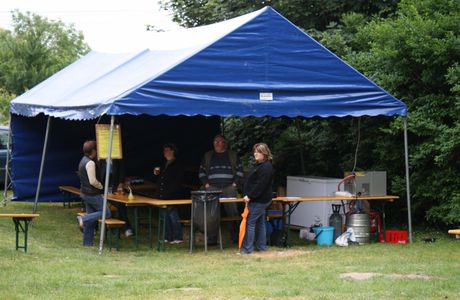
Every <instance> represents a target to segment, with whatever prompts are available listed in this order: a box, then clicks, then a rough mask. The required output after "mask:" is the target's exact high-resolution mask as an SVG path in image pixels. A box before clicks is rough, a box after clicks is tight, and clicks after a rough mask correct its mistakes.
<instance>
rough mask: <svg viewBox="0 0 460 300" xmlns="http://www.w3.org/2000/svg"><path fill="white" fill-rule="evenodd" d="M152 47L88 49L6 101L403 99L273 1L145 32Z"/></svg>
mask: <svg viewBox="0 0 460 300" xmlns="http://www.w3.org/2000/svg"><path fill="white" fill-rule="evenodd" d="M148 43H149V44H151V46H150V47H149V49H146V50H143V51H139V52H137V53H130V54H108V53H99V52H95V51H93V52H90V53H89V54H87V55H86V56H84V57H82V58H81V59H79V60H78V61H76V62H75V63H73V64H71V65H69V66H68V67H66V68H64V69H63V70H61V71H59V72H58V73H56V74H54V75H53V76H51V77H50V78H48V79H47V80H45V81H43V82H42V83H40V84H38V85H37V86H35V87H34V88H32V89H31V90H29V91H27V92H26V93H24V94H23V95H21V96H19V97H18V98H16V99H14V100H13V101H12V102H11V106H10V111H11V112H12V113H14V114H18V115H23V116H28V117H33V116H36V115H38V114H40V113H44V114H45V115H49V116H53V117H59V118H64V119H93V118H97V117H99V116H101V115H104V114H107V115H122V114H131V115H140V114H148V115H153V116H155V115H162V114H165V115H170V116H176V115H188V116H192V115H208V116H209V115H219V116H275V117H277V116H288V117H296V116H303V117H313V116H321V117H329V116H338V117H343V116H363V115H368V116H376V115H386V116H393V115H401V116H405V115H406V114H407V108H406V105H405V104H404V103H403V102H401V101H399V100H397V99H396V98H394V97H393V96H391V95H390V94H388V93H387V92H386V91H384V90H383V89H382V88H380V87H379V86H377V85H376V84H375V83H373V82H372V81H370V80H369V79H367V78H366V77H365V76H364V75H362V74H361V73H359V72H358V71H356V70H355V69H353V68H352V67H351V66H349V65H348V64H347V63H345V62H344V61H342V60H341V59H340V58H338V57H337V56H336V55H334V54H333V53H331V52H330V51H329V50H327V49H326V48H325V47H323V46H322V45H321V44H319V43H318V42H316V41H315V40H314V39H313V38H311V37H310V36H308V35H307V34H305V33H304V32H302V31H301V30H300V29H299V28H297V27H296V26H295V25H293V24H292V23H291V22H289V21H288V20H287V19H285V18H284V17H283V16H281V15H280V14H279V13H278V12H276V11H275V10H274V9H272V8H271V7H265V8H263V9H261V10H258V11H255V12H253V13H250V14H247V15H243V16H240V17H237V18H234V19H231V20H228V21H224V22H220V23H216V24H213V25H208V26H202V27H197V28H192V29H183V30H179V31H177V32H166V33H156V34H152V39H151V41H148Z"/></svg>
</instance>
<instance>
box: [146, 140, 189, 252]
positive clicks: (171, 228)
mask: <svg viewBox="0 0 460 300" xmlns="http://www.w3.org/2000/svg"><path fill="white" fill-rule="evenodd" d="M176 155H177V147H176V145H174V144H172V143H167V144H165V145H163V156H164V158H165V159H166V161H165V163H164V165H163V167H162V168H155V169H154V171H153V173H154V175H155V176H158V180H157V182H156V186H157V187H156V191H155V195H154V198H158V199H162V200H174V199H180V198H181V196H182V184H183V180H184V168H183V166H182V164H181V163H180V161H178V160H177V159H176ZM179 220H180V217H179V210H178V208H177V206H175V205H172V206H168V207H167V216H166V240H167V241H168V242H169V243H171V244H179V243H182V242H183V231H182V224H181V223H179Z"/></svg>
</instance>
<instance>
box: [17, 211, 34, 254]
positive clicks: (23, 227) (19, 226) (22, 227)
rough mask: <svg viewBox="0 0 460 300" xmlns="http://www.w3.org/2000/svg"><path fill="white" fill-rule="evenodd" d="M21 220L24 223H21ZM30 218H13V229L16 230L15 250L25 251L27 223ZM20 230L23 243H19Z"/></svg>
mask: <svg viewBox="0 0 460 300" xmlns="http://www.w3.org/2000/svg"><path fill="white" fill-rule="evenodd" d="M21 221H24V225H23V224H21ZM30 221H31V220H29V219H19V218H13V222H14V229H15V231H16V250H19V249H24V252H27V238H28V234H29V223H30ZM20 232H22V233H23V234H24V243H23V245H20V244H19V233H20Z"/></svg>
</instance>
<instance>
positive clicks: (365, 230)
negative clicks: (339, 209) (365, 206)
mask: <svg viewBox="0 0 460 300" xmlns="http://www.w3.org/2000/svg"><path fill="white" fill-rule="evenodd" d="M348 228H353V232H354V233H355V236H356V241H357V242H358V243H359V244H360V245H362V244H368V243H369V242H370V234H369V229H370V218H369V215H368V214H351V215H349V216H348V217H347V229H348Z"/></svg>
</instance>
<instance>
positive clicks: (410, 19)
mask: <svg viewBox="0 0 460 300" xmlns="http://www.w3.org/2000/svg"><path fill="white" fill-rule="evenodd" d="M161 3H162V6H163V8H164V9H166V10H168V11H169V12H171V13H172V15H173V18H174V20H175V21H176V22H178V23H179V24H181V25H183V26H185V27H192V26H198V25H204V24H209V23H213V22H217V21H220V20H224V19H228V18H232V17H234V16H238V15H241V14H244V13H248V12H251V11H253V10H256V9H259V8H261V7H264V6H266V5H271V6H273V7H274V8H275V9H277V10H278V11H279V12H280V13H282V14H283V15H284V16H286V17H287V18H288V19H290V20H291V21H292V22H293V23H294V24H296V25H297V26H299V27H300V28H301V29H302V30H304V31H305V32H307V33H308V34H310V35H311V36H312V37H314V38H315V39H317V40H318V41H320V42H321V43H323V44H324V45H325V46H326V47H328V48H329V49H331V50H332V51H334V52H335V53H336V54H337V55H339V57H341V58H343V59H344V60H346V61H347V62H348V63H349V64H351V65H352V66H353V67H355V68H356V69H358V70H359V71H361V72H362V73H364V74H365V75H366V76H367V77H369V78H370V79H372V80H373V81H374V82H376V83H377V84H379V85H380V86H382V87H383V88H384V89H386V90H387V91H389V92H390V93H391V94H393V95H394V96H396V97H397V98H399V99H401V100H402V101H404V102H405V103H406V104H407V105H408V108H409V118H408V122H409V144H410V147H409V153H410V166H411V168H410V172H411V183H412V186H411V191H412V204H413V212H412V213H413V217H414V222H415V223H424V222H428V223H429V224H431V225H433V224H434V225H440V226H452V225H460V157H459V156H460V121H459V118H460V64H459V61H460V59H459V58H460V38H459V31H460V1H456V0H401V1H396V0H377V1H364V0H356V1H351V0H347V1H343V0H329V1H321V0H273V1H269V0H267V1H243V0H232V1H224V0H193V1H192V0H162V1H161ZM88 51H89V47H88V46H87V44H86V43H85V42H84V37H83V35H82V33H81V32H79V31H78V30H76V29H75V28H74V27H73V26H72V25H66V24H63V23H62V22H56V21H50V20H48V19H46V18H43V17H40V16H38V15H35V14H30V13H21V12H19V11H15V12H13V30H11V31H9V30H4V29H1V28H0V121H1V122H2V123H4V122H5V121H7V119H8V104H9V101H10V100H11V99H13V98H14V97H15V95H20V94H22V93H23V92H24V91H26V90H28V89H30V88H32V87H33V86H35V85H36V84H37V83H39V82H40V81H42V80H44V79H46V78H47V77H49V76H51V75H52V74H54V73H55V72H56V71H58V70H60V69H62V68H63V67H65V66H67V65H68V64H70V63H72V62H73V61H75V60H76V59H78V58H79V57H81V56H82V55H84V54H85V53H87V52H88ZM224 124H225V126H224V131H225V134H226V135H227V136H228V138H229V140H230V141H231V143H232V147H233V148H234V149H235V150H237V151H238V152H239V153H240V155H242V156H243V157H244V160H245V162H246V164H249V163H250V159H249V157H250V152H251V148H252V145H253V144H254V142H256V141H257V142H258V141H264V142H266V143H268V144H269V145H270V147H271V148H272V150H273V152H274V154H275V163H276V168H277V179H276V180H277V184H278V185H283V184H285V177H286V175H301V174H305V175H320V176H337V177H341V176H342V175H343V172H344V171H349V170H351V169H352V168H353V166H354V152H355V147H356V144H357V136H358V132H359V133H360V137H361V142H360V144H359V155H358V161H357V170H386V171H387V172H388V179H389V184H388V192H389V193H392V194H397V195H400V196H401V200H400V201H398V202H397V203H395V205H394V206H393V209H394V211H393V212H392V213H391V214H389V215H391V216H393V217H394V220H393V221H394V223H396V224H401V222H404V220H406V217H405V216H406V214H407V211H406V205H405V202H406V199H405V195H406V193H405V183H404V149H403V133H402V119H400V118H385V117H378V118H366V117H363V118H361V119H353V118H328V119H318V118H312V119H295V120H292V119H285V118H278V119H274V118H258V119H257V118H241V119H238V118H227V119H225V122H224ZM358 124H359V125H360V126H359V129H358Z"/></svg>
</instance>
